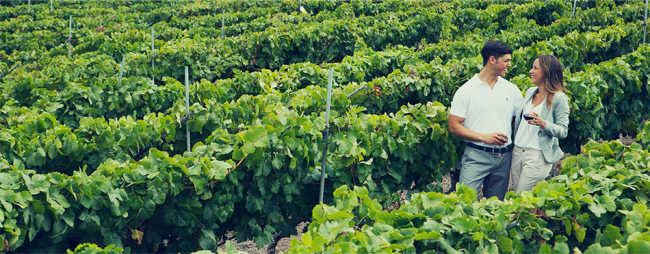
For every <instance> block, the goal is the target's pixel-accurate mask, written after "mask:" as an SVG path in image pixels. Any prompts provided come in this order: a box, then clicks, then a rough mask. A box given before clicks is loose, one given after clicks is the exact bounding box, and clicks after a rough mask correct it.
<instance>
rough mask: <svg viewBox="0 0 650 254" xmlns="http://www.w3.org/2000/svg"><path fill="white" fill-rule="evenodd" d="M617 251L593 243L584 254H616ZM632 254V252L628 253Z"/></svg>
mask: <svg viewBox="0 0 650 254" xmlns="http://www.w3.org/2000/svg"><path fill="white" fill-rule="evenodd" d="M618 253H619V251H617V250H614V249H612V248H611V247H602V246H601V245H600V243H595V244H592V245H591V246H589V248H587V250H585V252H584V254H618ZM630 253H634V252H630Z"/></svg>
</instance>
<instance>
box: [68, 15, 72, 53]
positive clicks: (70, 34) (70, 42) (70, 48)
mask: <svg viewBox="0 0 650 254" xmlns="http://www.w3.org/2000/svg"><path fill="white" fill-rule="evenodd" d="M69 31H70V33H69V34H68V57H70V51H72V15H70V30H69Z"/></svg>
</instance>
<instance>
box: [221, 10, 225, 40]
mask: <svg viewBox="0 0 650 254" xmlns="http://www.w3.org/2000/svg"><path fill="white" fill-rule="evenodd" d="M225 24H226V9H223V14H221V39H222V40H223V38H224V34H225V31H226V30H225V29H226V27H225Z"/></svg>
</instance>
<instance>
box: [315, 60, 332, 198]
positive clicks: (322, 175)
mask: <svg viewBox="0 0 650 254" xmlns="http://www.w3.org/2000/svg"><path fill="white" fill-rule="evenodd" d="M332 76H334V68H332V67H330V72H329V78H328V81H327V103H326V106H325V131H324V133H323V143H325V149H323V162H322V163H321V166H320V167H321V169H320V194H319V195H318V202H320V203H321V204H322V203H323V192H324V191H325V168H326V166H325V162H326V160H327V136H328V135H329V132H330V103H331V101H332Z"/></svg>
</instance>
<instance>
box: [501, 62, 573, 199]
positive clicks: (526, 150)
mask: <svg viewBox="0 0 650 254" xmlns="http://www.w3.org/2000/svg"><path fill="white" fill-rule="evenodd" d="M563 71H564V70H563V68H562V64H561V63H560V61H559V60H558V59H557V58H556V57H554V56H552V55H541V56H539V57H538V58H537V59H536V60H535V62H534V63H533V68H532V69H531V70H530V72H529V73H530V81H531V82H532V83H533V84H535V85H536V86H537V87H532V88H530V89H528V91H527V92H526V97H525V98H524V102H523V103H522V104H521V105H520V106H519V107H518V108H517V110H518V111H519V112H518V113H517V116H516V118H515V131H514V132H513V133H514V135H513V139H514V142H515V148H514V150H513V154H512V164H511V166H510V170H511V172H512V181H513V183H514V188H515V192H519V191H523V190H531V189H532V188H533V187H535V186H536V185H537V183H539V182H541V181H543V180H544V179H545V178H546V176H548V174H549V172H550V171H551V169H552V168H553V163H555V162H556V161H558V160H559V159H561V158H562V156H563V155H564V154H563V152H562V150H561V149H560V147H559V145H558V139H563V138H565V137H566V136H567V131H568V128H569V102H568V97H567V96H566V94H565V91H566V90H565V89H564V76H563Z"/></svg>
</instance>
